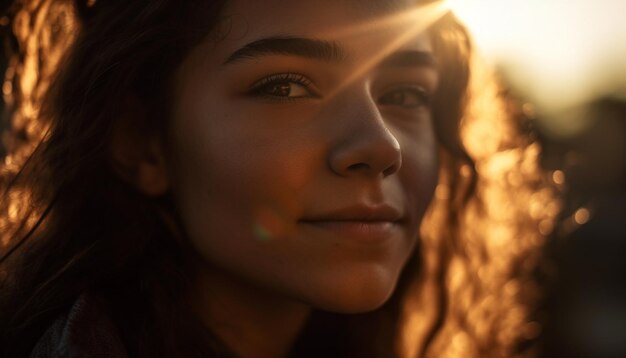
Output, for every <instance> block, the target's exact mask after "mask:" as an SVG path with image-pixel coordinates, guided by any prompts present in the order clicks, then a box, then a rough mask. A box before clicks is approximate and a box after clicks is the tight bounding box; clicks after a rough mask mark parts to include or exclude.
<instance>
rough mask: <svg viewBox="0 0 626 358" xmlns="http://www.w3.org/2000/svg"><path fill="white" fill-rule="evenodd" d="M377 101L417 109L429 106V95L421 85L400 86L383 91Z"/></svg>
mask: <svg viewBox="0 0 626 358" xmlns="http://www.w3.org/2000/svg"><path fill="white" fill-rule="evenodd" d="M378 103H380V104H382V105H391V106H399V107H403V108H407V109H418V108H421V107H428V106H430V96H429V95H428V93H427V92H426V90H424V89H423V88H421V87H402V88H398V89H394V90H392V91H389V92H387V93H385V94H384V95H382V96H381V97H380V98H379V99H378Z"/></svg>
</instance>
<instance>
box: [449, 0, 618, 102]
mask: <svg viewBox="0 0 626 358" xmlns="http://www.w3.org/2000/svg"><path fill="white" fill-rule="evenodd" d="M447 3H448V5H449V6H450V7H451V8H452V9H453V11H454V12H455V13H456V14H457V15H458V16H459V17H460V18H461V19H462V20H463V21H464V22H465V23H466V25H467V26H468V27H469V29H470V30H471V32H472V33H473V35H474V38H475V40H476V43H477V44H478V47H479V48H480V49H481V51H482V53H483V54H484V55H485V56H486V57H487V59H488V60H490V61H491V62H494V63H497V64H498V65H499V66H502V67H503V68H504V69H505V72H506V76H507V78H508V79H509V80H510V81H511V82H512V83H513V84H514V85H515V87H517V88H519V89H521V90H522V91H524V92H525V95H527V96H528V97H529V98H530V99H532V100H533V102H535V103H537V104H538V105H540V106H541V107H542V109H543V110H544V111H545V110H549V111H555V110H560V109H562V108H566V107H568V106H572V105H575V104H577V103H581V102H584V101H586V100H589V99H590V98H592V97H595V96H597V95H599V94H604V93H605V92H611V91H616V90H617V91H619V90H620V89H621V90H625V89H626V70H625V69H624V65H623V64H624V63H625V62H626V61H625V59H626V46H624V43H626V21H624V14H626V1H619V0H596V1H588V0H550V1H544V0H524V1H519V0H448V1H447Z"/></svg>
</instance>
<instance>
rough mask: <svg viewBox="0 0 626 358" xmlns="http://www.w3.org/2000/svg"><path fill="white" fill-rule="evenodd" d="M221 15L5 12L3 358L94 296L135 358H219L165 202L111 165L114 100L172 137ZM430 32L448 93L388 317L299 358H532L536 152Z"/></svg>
mask: <svg viewBox="0 0 626 358" xmlns="http://www.w3.org/2000/svg"><path fill="white" fill-rule="evenodd" d="M224 2H225V1H219V0H213V1H210V0H196V1H184V2H180V1H172V0H141V1H139V0H138V1H132V2H127V1H120V0H107V1H84V0H83V1H79V0H76V1H73V0H61V1H50V0H20V1H16V2H15V4H14V5H13V7H12V9H11V12H12V16H11V18H12V21H11V25H12V30H13V31H12V32H13V34H14V36H15V40H16V41H15V43H16V44H17V47H16V51H15V54H14V55H13V56H12V57H11V59H10V63H9V69H8V70H7V73H6V74H5V85H4V88H5V91H4V92H5V101H6V103H7V105H8V107H9V109H10V110H9V112H8V113H7V118H10V121H11V122H10V124H11V127H10V130H9V131H8V133H7V135H5V136H4V144H5V146H6V148H7V152H8V154H7V156H6V157H5V158H4V164H3V165H2V175H1V176H0V189H1V190H2V191H3V196H2V199H1V200H2V201H1V202H0V228H2V230H1V234H0V235H1V236H0V242H1V245H0V253H1V255H2V256H0V257H1V259H0V260H1V262H0V287H1V289H0V337H1V338H0V352H2V351H5V352H6V354H8V356H16V357H17V356H25V355H28V353H29V350H30V349H31V348H32V346H33V345H34V344H35V342H36V341H37V340H38V339H39V337H40V336H41V335H42V333H43V331H44V330H45V329H46V327H47V326H49V325H50V323H51V322H52V321H53V320H54V319H55V317H57V316H58V315H59V314H61V313H62V312H64V311H66V310H67V309H68V308H69V307H70V306H71V304H72V302H74V301H75V300H76V298H77V297H78V296H79V295H80V294H81V293H82V292H85V291H93V292H97V293H98V294H99V295H100V296H102V297H104V298H105V299H106V300H107V301H108V302H109V303H110V305H111V307H112V312H113V315H114V320H115V322H116V323H117V325H118V326H119V328H120V330H121V335H122V339H123V340H124V343H125V345H126V346H127V347H128V349H129V352H130V353H131V354H132V355H136V356H146V357H147V356H161V355H163V356H185V357H194V356H205V357H206V356H227V355H229V354H230V353H229V352H228V349H227V348H226V347H225V346H224V345H223V344H222V343H221V342H220V341H219V339H217V338H216V337H215V336H213V335H212V334H210V332H206V330H204V329H202V327H200V325H199V323H197V322H196V321H195V320H193V319H189V318H190V317H192V313H191V312H190V310H189V308H188V307H187V306H186V305H185V297H186V293H187V292H188V290H189V289H190V287H189V286H190V283H191V282H192V277H191V273H190V270H189V268H188V264H187V258H188V256H189V250H190V248H188V247H186V246H184V245H183V244H181V241H180V240H174V239H173V238H174V237H176V236H179V235H180V233H179V230H177V220H176V214H175V212H174V210H173V205H172V202H171V199H170V198H169V196H168V195H165V196H163V197H158V198H149V197H146V196H145V195H142V194H140V193H139V192H137V191H136V190H134V189H133V188H131V187H130V186H129V185H128V184H127V183H125V182H124V181H122V180H121V179H120V178H119V177H118V176H117V175H115V173H114V171H113V170H112V163H111V158H110V155H109V148H110V144H111V136H112V131H113V128H114V126H115V124H116V118H119V117H120V114H121V113H120V112H121V111H123V110H124V105H123V101H124V95H123V93H124V91H123V90H125V91H130V92H132V93H133V94H134V95H136V97H137V98H139V99H140V101H142V103H143V104H145V108H148V109H150V110H151V111H152V112H151V113H150V114H151V116H149V117H150V118H151V122H150V123H149V124H146V123H136V124H134V125H137V126H141V129H142V130H146V131H163V130H165V128H166V123H167V121H168V118H167V116H166V115H164V114H165V113H168V111H167V110H166V109H167V106H168V105H169V103H168V101H167V100H166V99H167V98H168V96H167V95H168V94H167V93H166V90H167V88H169V86H168V83H169V81H171V79H172V75H173V72H174V70H175V69H176V68H177V66H178V65H179V64H180V63H181V62H182V60H183V59H184V58H185V56H186V55H187V54H188V53H189V52H190V51H191V50H192V49H193V48H194V47H195V46H197V45H198V44H199V43H200V42H201V41H202V40H203V39H204V38H206V36H207V35H209V34H211V33H215V28H216V26H217V23H218V21H219V16H220V9H221V8H222V6H223V5H224V4H223V3H224ZM206 14H211V16H208V17H207V15H206ZM131 19H132V20H131ZM428 32H429V34H430V37H431V40H432V43H433V47H434V53H435V55H436V57H437V59H438V66H440V68H439V70H440V73H441V76H442V77H441V86H440V88H439V89H438V91H437V93H436V94H435V98H434V101H433V116H434V118H435V121H434V122H435V123H436V134H437V137H438V141H439V143H440V158H441V161H440V163H441V167H440V182H439V184H438V187H437V189H436V195H435V199H434V200H433V202H432V203H431V207H430V210H429V213H428V215H427V217H426V219H425V220H424V222H423V224H422V230H421V231H422V234H421V243H420V248H419V250H417V251H416V253H415V255H414V256H413V257H412V259H411V261H410V262H409V264H407V266H406V268H405V269H404V271H403V274H402V276H401V279H400V284H399V286H398V289H397V290H396V292H395V293H394V295H393V296H392V298H391V299H390V300H389V301H388V302H387V303H386V304H385V305H384V306H383V307H381V308H380V309H378V310H376V311H374V312H371V313H365V314H359V315H352V316H347V315H333V314H322V313H318V314H317V315H315V316H314V317H313V319H312V320H311V323H309V325H308V326H307V329H306V330H305V332H304V334H303V337H302V338H301V339H300V342H298V345H297V346H296V348H295V351H294V355H298V354H300V353H302V354H304V353H305V352H308V354H311V353H310V352H311V349H312V348H311V347H314V346H315V345H316V344H320V342H324V341H329V340H335V343H336V347H340V348H336V349H338V350H339V351H342V352H350V353H351V354H353V355H356V356H364V355H367V356H380V357H383V356H385V357H388V356H389V355H390V352H396V354H397V355H398V356H418V355H419V356H437V357H445V356H463V357H472V356H475V357H484V356H502V357H510V356H515V355H525V354H531V353H532V351H531V350H528V349H526V348H528V347H529V345H528V344H527V343H528V341H529V340H531V339H533V338H534V337H535V336H536V334H537V330H538V323H537V322H534V321H532V316H531V313H532V312H531V309H532V305H533V304H534V303H535V302H536V300H537V299H538V295H539V290H538V288H537V287H536V285H535V283H534V281H533V279H532V272H533V270H535V268H536V267H537V265H538V263H539V260H540V254H539V248H540V247H541V245H542V243H543V239H544V237H545V234H546V233H548V232H549V230H550V225H551V224H550V223H551V222H552V219H553V218H554V217H555V216H556V214H557V210H558V203H557V202H556V200H555V196H554V192H553V191H552V189H551V188H550V187H549V186H548V184H547V181H546V180H545V178H544V175H543V173H542V171H541V170H540V168H539V167H538V164H537V162H538V161H537V158H538V155H539V151H540V148H539V147H538V145H537V144H536V143H534V142H533V141H532V140H531V139H530V138H529V137H528V136H527V135H525V133H524V131H523V129H522V126H521V124H522V122H523V121H525V120H526V119H527V116H526V115H525V113H524V111H523V110H522V108H521V107H519V106H518V105H517V104H516V103H515V102H513V101H511V100H509V99H508V97H507V95H506V94H505V93H503V91H502V90H501V89H500V87H499V86H498V84H497V81H496V79H495V78H494V76H493V75H492V74H491V73H490V72H489V71H488V70H487V69H486V67H485V66H483V65H482V64H481V62H480V60H479V58H478V57H477V56H476V54H475V52H474V50H473V48H472V45H471V39H470V36H469V34H468V32H467V30H466V29H465V28H464V27H463V25H462V24H461V23H460V22H459V21H458V20H457V19H456V18H455V17H454V15H452V14H451V13H448V14H446V15H445V16H443V17H442V18H441V19H440V20H438V21H437V22H436V23H435V24H434V25H432V26H431V27H430V28H429V29H428ZM217 36H219V34H218V35H217ZM7 88H8V89H7ZM122 89H123V90H122ZM537 207H540V208H544V207H548V208H550V209H549V210H541V209H540V210H537ZM540 228H541V229H542V230H539V229H540ZM157 278H158V279H157ZM146 302H147V304H146ZM329 327H332V328H333V329H329ZM164 337H167V338H168V339H163V338H164ZM8 342H11V344H9V343H8Z"/></svg>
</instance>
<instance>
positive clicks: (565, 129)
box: [0, 0, 626, 358]
mask: <svg viewBox="0 0 626 358" xmlns="http://www.w3.org/2000/svg"><path fill="white" fill-rule="evenodd" d="M5 3H6V5H5ZM8 3H9V1H6V2H5V1H0V10H4V7H6V6H8ZM448 3H449V6H450V7H451V8H452V9H453V10H454V11H455V12H456V13H457V15H458V16H459V17H460V18H461V19H462V20H463V21H464V22H465V23H466V24H467V26H468V27H469V28H470V31H471V32H472V33H473V34H474V39H475V42H476V44H477V46H478V47H479V49H480V52H481V53H482V54H483V56H484V58H485V60H486V61H487V62H488V63H490V64H492V65H493V66H494V68H496V70H497V72H498V74H499V75H500V77H501V79H502V81H503V83H504V84H505V86H506V87H507V88H508V89H509V91H510V92H511V94H512V96H513V97H515V98H517V99H519V100H520V101H522V103H524V106H523V109H524V112H525V113H526V115H527V116H528V117H530V118H532V121H531V124H532V127H533V133H534V135H536V138H537V140H538V141H539V142H540V143H541V146H542V166H543V168H544V169H545V170H546V171H548V172H549V173H550V175H551V178H552V180H553V181H554V184H556V185H557V186H559V188H561V189H562V193H563V195H564V207H563V210H562V213H561V214H560V219H559V223H558V225H557V226H556V229H555V230H554V231H552V233H551V234H550V235H551V238H550V240H549V241H548V244H547V245H546V247H545V250H546V252H545V253H546V255H547V257H548V258H549V260H548V262H550V265H551V267H550V268H549V270H548V271H549V272H552V273H553V275H551V277H549V278H546V282H547V283H548V285H547V287H548V290H547V291H546V297H545V300H544V304H543V305H542V307H540V310H539V312H538V315H539V316H540V319H541V321H543V322H546V324H545V325H544V326H543V328H542V332H541V335H540V341H541V343H542V349H541V356H542V357H572V358H577V357H581V358H587V357H589V358H595V357H600V358H604V357H607V358H610V357H626V230H625V229H624V227H625V224H624V222H625V221H626V195H625V194H626V193H625V188H626V183H625V178H624V174H625V172H626V166H625V154H626V148H625V138H626V0H593V1H591V0H448ZM7 25H8V20H7V19H5V18H0V30H1V31H2V32H3V33H4V32H6V31H9V29H8V26H7ZM7 46H8V44H6V43H5V44H4V47H0V73H4V72H5V69H6V65H7V64H6V57H5V56H4V54H3V52H4V51H5V50H6V48H7ZM3 91H4V89H3ZM9 91H10V89H9ZM1 106H2V102H1V101H0V110H2V108H1ZM6 125H7V123H6V121H1V122H0V130H1V129H2V128H3V126H6ZM3 156H4V152H3V149H2V146H0V158H2V157H3Z"/></svg>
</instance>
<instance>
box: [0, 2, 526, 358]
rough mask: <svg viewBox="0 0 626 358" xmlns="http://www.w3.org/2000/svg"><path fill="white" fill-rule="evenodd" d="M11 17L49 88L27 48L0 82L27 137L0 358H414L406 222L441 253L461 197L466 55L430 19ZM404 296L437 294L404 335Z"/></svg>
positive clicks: (437, 312)
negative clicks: (414, 307) (17, 93)
mask: <svg viewBox="0 0 626 358" xmlns="http://www.w3.org/2000/svg"><path fill="white" fill-rule="evenodd" d="M14 11H15V13H16V16H15V17H14V20H13V21H14V24H13V28H14V31H15V32H16V36H17V38H18V40H21V42H19V41H18V43H21V44H22V46H26V45H24V44H25V43H26V44H27V43H28V41H26V39H28V38H29V36H31V37H32V33H33V27H35V26H42V27H44V28H47V29H48V30H46V31H48V32H45V31H43V32H40V39H45V41H43V43H42V45H41V46H42V47H45V46H48V47H49V48H48V50H49V51H48V52H49V56H50V57H48V58H45V59H43V60H45V61H47V62H50V63H52V65H54V71H56V72H54V76H49V77H50V78H52V79H53V80H52V82H51V83H50V84H49V85H48V83H47V82H45V80H42V79H41V78H44V77H45V74H46V71H40V80H39V82H37V85H36V86H35V87H36V88H38V89H40V90H39V91H38V92H37V91H35V92H33V91H30V92H29V91H27V90H26V89H27V88H28V76H27V74H26V72H24V71H25V70H24V69H28V68H27V66H28V64H29V62H28V56H31V57H32V56H35V57H36V54H35V55H33V52H32V51H30V50H28V47H24V48H26V50H25V53H26V55H25V57H24V58H23V59H22V63H23V66H24V67H22V72H21V74H20V73H19V71H17V72H16V71H14V72H16V73H17V75H15V78H20V82H19V83H17V80H14V82H15V83H16V87H19V86H21V87H20V88H21V93H22V96H23V97H21V98H17V99H18V100H19V101H20V102H21V112H20V111H16V113H15V114H14V133H16V132H19V131H16V130H15V128H18V129H19V123H20V119H22V121H23V122H28V120H27V119H28V118H31V119H32V120H31V121H30V122H31V125H30V127H29V126H28V125H24V128H27V129H26V131H25V132H24V133H25V135H24V136H23V137H25V138H26V139H30V141H31V142H36V143H38V144H37V146H36V148H35V149H34V150H33V151H32V155H29V156H28V158H27V159H25V160H23V161H20V160H19V155H18V154H15V155H13V156H9V157H7V158H10V159H11V160H5V162H6V163H7V168H8V169H7V172H6V173H5V178H7V179H5V183H6V185H5V187H6V189H5V191H4V193H5V195H4V198H3V210H5V212H4V214H3V215H4V216H3V221H2V224H3V226H4V228H5V232H6V234H5V236H4V237H3V239H4V243H5V246H6V247H5V248H4V250H3V252H4V255H3V256H2V260H3V261H2V274H3V275H2V299H1V301H0V308H1V309H0V318H1V319H0V322H1V323H0V336H1V337H2V339H1V340H2V342H1V346H0V349H1V350H3V351H5V352H6V353H4V354H3V355H2V356H9V357H22V356H29V355H30V356H33V357H49V356H55V357H56V356H63V357H65V356H68V357H69V356H81V357H125V356H140V357H156V356H165V357H196V356H197V357H211V356H242V357H284V356H290V355H291V356H296V357H300V356H315V357H319V356H364V357H369V356H371V357H375V356H380V357H389V356H393V355H401V354H402V353H407V352H408V353H410V354H415V353H419V352H421V353H426V352H428V348H427V347H428V346H429V345H430V344H431V343H432V342H434V341H435V338H436V337H437V336H438V334H440V332H441V331H442V330H443V327H444V326H445V324H444V323H445V322H446V316H447V310H448V309H449V308H450V307H453V306H451V305H449V304H447V303H446V302H447V301H446V300H447V297H449V296H448V295H449V292H446V291H445V289H444V287H445V282H446V279H445V277H446V272H447V271H446V269H432V265H429V262H430V261H428V260H426V261H424V260H423V259H424V258H425V256H424V252H427V250H429V249H428V248H427V247H425V245H424V244H423V242H420V235H419V232H420V225H422V221H423V218H424V215H425V213H426V210H427V208H428V207H429V205H431V207H433V209H432V210H433V211H435V212H438V213H439V214H438V215H439V219H438V220H439V221H440V222H441V223H445V224H442V225H440V226H439V227H438V229H437V230H435V231H436V232H437V234H432V235H431V237H433V238H437V240H440V242H441V241H442V240H446V238H448V240H449V241H448V242H449V243H454V242H460V241H455V240H458V239H454V238H453V237H455V235H456V236H458V235H459V233H460V232H462V231H461V230H460V225H461V223H460V221H461V216H460V214H459V213H460V212H462V211H463V210H465V208H466V206H467V205H466V204H467V203H468V202H469V201H470V198H471V196H472V195H473V193H474V191H473V183H474V182H475V180H474V179H475V178H474V176H475V175H474V172H473V170H472V169H471V168H472V160H471V159H470V158H469V156H468V155H467V154H466V151H465V149H464V146H463V145H462V143H461V140H460V134H459V133H460V130H459V123H460V120H461V118H462V117H463V115H464V114H465V115H466V116H467V115H468V113H469V112H468V111H469V110H468V108H470V107H468V106H469V105H468V103H469V101H470V99H471V98H470V97H469V95H468V94H469V90H470V89H469V85H468V83H469V79H470V59H471V48H470V45H469V40H468V36H467V33H466V31H465V30H464V29H463V27H462V26H461V25H459V23H458V22H457V21H456V20H455V19H454V17H453V16H452V15H451V14H449V13H447V12H446V11H445V9H444V8H443V7H442V4H440V3H439V2H429V1H421V2H418V3H417V4H416V3H415V2H414V1H408V0H406V1H404V0H394V1H391V0H389V1H373V0H372V1H368V0H344V1H330V0H328V1H319V0H294V1H280V0H266V1H252V0H249V1H248V0H228V1H210V0H202V1H200V0H196V1H183V2H181V1H173V0H149V1H148V0H145V1H143V0H142V1H131V2H128V1H119V0H97V1H69V0H65V1H54V2H53V1H34V0H33V1H27V0H25V1H21V2H18V3H17V4H16V5H15V7H14ZM28 16H31V17H30V18H28ZM24 17H27V18H24ZM46 24H47V25H46ZM46 41H47V42H46ZM31 46H32V44H31ZM29 51H30V52H29ZM55 56H57V57H58V58H61V59H60V60H59V61H58V62H59V65H58V66H56V62H57V60H56V59H57V57H55ZM43 60H42V59H40V61H42V62H45V61H43ZM35 63H36V62H35ZM31 65H32V63H31ZM52 65H51V66H52ZM40 70H41V69H40ZM50 73H52V70H51V71H50ZM10 75H11V76H12V74H10ZM20 76H21V77H20ZM7 77H10V76H9V74H8V75H7ZM29 94H30V97H29V96H28V95H29ZM37 96H42V98H43V100H42V107H41V108H39V107H37V106H36V105H33V106H31V107H32V108H33V109H32V110H31V112H28V111H27V110H25V109H24V108H25V106H26V105H28V103H31V102H29V101H32V103H35V104H36V99H37ZM33 98H35V100H33ZM25 103H26V105H25ZM32 103H31V104H32ZM33 113H35V114H33ZM507 119H510V118H507ZM15 123H18V124H15ZM28 128H30V132H29V129H28ZM33 128H35V129H33ZM38 128H40V129H39V131H37V129H38ZM33 133H35V134H33ZM37 133H39V134H37ZM18 134H19V133H18ZM17 137H19V136H17V135H16V136H14V138H17ZM33 138H35V139H39V140H33ZM517 144H520V143H517ZM20 148H21V149H22V150H25V149H23V148H27V146H26V147H25V146H21V147H20V146H19V145H14V146H13V147H12V148H9V149H10V150H12V151H13V152H14V153H19V150H20ZM520 157H521V155H520ZM15 163H19V165H17V166H18V167H19V168H20V169H19V172H16V171H15V170H13V171H11V170H10V166H11V165H15ZM438 183H439V187H438ZM436 188H438V189H437V193H438V198H439V199H440V200H439V202H440V205H439V206H437V205H435V203H434V202H433V195H434V193H435V189H436ZM436 207H439V209H438V210H435V209H434V208H436ZM433 217H435V218H437V217H438V216H437V215H436V214H433ZM436 221H437V220H436V219H433V222H436ZM431 226H432V227H437V225H435V224H433V225H431ZM424 240H426V238H424ZM424 242H426V241H424ZM446 245H447V244H441V243H440V244H439V246H438V247H446ZM437 250H439V249H437ZM437 250H435V251H437ZM438 252H439V255H438V256H437V257H439V259H438V260H439V261H437V263H436V265H435V266H438V267H446V266H448V265H449V264H451V263H453V260H452V259H451V257H452V256H451V254H450V252H447V251H445V250H443V251H442V250H439V251H438ZM518 252H519V251H518ZM431 261H432V260H431ZM430 263H431V264H432V262H430ZM428 267H431V268H430V269H429V268H428ZM433 277H434V278H433ZM433 280H435V281H433ZM437 280H439V281H438V284H439V287H441V288H440V289H434V290H432V287H431V291H427V288H428V287H429V285H432V283H433V282H437ZM419 287H421V289H420V288H419ZM417 292H421V293H426V292H428V293H429V294H430V295H431V296H433V297H435V298H434V299H433V300H431V301H437V300H438V301H439V302H438V303H433V304H430V306H429V305H428V304H427V302H422V303H424V305H423V307H429V308H428V309H427V310H426V311H425V313H424V315H423V316H422V321H423V323H424V325H425V326H426V327H427V328H426V329H424V330H423V332H425V333H423V334H421V336H419V337H418V336H417V335H416V336H415V337H412V336H411V333H408V334H407V332H419V329H417V328H415V329H414V330H413V331H407V324H406V323H407V322H408V319H407V315H406V312H405V309H406V307H408V306H407V302H411V299H412V298H414V297H423V296H420V294H419V293H417ZM418 301H419V300H418ZM418 311H419V310H418ZM416 312H417V311H416ZM524 319H525V317H524V318H523V319H521V321H523V320H524ZM516 324H517V323H515V324H511V325H510V326H511V327H517V326H516ZM428 332H430V333H428ZM513 341H514V340H513ZM513 341H511V342H513ZM407 342H408V343H407ZM515 342H517V341H515ZM509 343H510V342H509ZM510 344H511V346H512V345H513V344H512V343H510ZM406 347H414V348H410V349H408V348H406ZM478 347H481V346H480V344H479V345H478ZM480 349H482V348H480ZM480 349H479V350H478V351H477V352H483V351H480Z"/></svg>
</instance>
